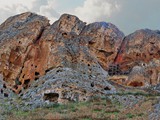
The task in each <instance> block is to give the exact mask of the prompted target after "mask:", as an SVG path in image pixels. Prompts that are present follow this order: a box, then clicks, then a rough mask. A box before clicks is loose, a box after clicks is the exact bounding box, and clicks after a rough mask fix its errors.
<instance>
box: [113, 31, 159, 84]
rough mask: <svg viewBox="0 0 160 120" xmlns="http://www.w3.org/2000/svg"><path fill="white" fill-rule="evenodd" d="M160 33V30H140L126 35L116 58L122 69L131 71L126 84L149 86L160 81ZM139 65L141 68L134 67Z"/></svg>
mask: <svg viewBox="0 0 160 120" xmlns="http://www.w3.org/2000/svg"><path fill="white" fill-rule="evenodd" d="M159 58H160V34H159V32H158V31H152V30H148V29H145V30H138V31H136V32H135V33H133V34H130V35H129V36H126V37H125V38H124V40H123V42H122V45H121V48H120V51H119V53H118V55H117V57H116V59H115V62H114V63H115V64H118V65H119V68H120V70H121V71H130V73H128V75H129V77H128V80H127V81H126V83H125V84H127V85H129V86H147V85H156V84H158V83H159V71H160V61H159ZM135 66H139V70H138V68H137V69H134V67H135Z"/></svg>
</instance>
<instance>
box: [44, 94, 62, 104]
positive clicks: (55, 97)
mask: <svg viewBox="0 0 160 120" xmlns="http://www.w3.org/2000/svg"><path fill="white" fill-rule="evenodd" d="M58 97H59V94H58V93H44V96H43V99H44V100H49V101H50V102H58Z"/></svg>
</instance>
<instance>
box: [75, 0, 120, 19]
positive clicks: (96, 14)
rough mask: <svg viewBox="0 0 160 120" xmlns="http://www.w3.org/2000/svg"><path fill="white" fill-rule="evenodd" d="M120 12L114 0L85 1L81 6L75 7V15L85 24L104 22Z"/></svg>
mask: <svg viewBox="0 0 160 120" xmlns="http://www.w3.org/2000/svg"><path fill="white" fill-rule="evenodd" d="M119 10H120V5H119V4H117V2H116V0H85V2H84V4H83V6H80V7H77V8H76V9H75V13H74V14H76V15H77V16H78V17H80V18H81V19H83V20H85V21H86V22H95V21H104V20H105V19H107V18H109V17H111V16H112V14H113V13H114V12H116V11H119Z"/></svg>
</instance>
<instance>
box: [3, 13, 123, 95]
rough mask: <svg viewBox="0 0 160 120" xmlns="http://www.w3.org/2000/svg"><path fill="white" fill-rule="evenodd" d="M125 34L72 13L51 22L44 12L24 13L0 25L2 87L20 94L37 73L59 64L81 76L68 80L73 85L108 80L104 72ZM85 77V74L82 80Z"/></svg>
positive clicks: (108, 25) (54, 67) (110, 26)
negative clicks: (83, 19)
mask: <svg viewBox="0 0 160 120" xmlns="http://www.w3.org/2000/svg"><path fill="white" fill-rule="evenodd" d="M10 24H11V25H10ZM123 37H124V34H123V33H122V32H121V31H119V30H118V28H117V27H116V26H114V25H112V24H111V23H105V22H96V23H92V24H89V25H86V23H85V22H83V21H81V20H79V19H78V18H77V17H76V16H72V15H68V14H64V15H62V16H61V17H60V19H59V20H57V21H56V22H55V23H53V24H52V25H49V22H48V20H47V19H46V18H45V17H43V16H39V15H36V14H34V13H29V12H28V13H23V14H20V15H17V16H14V17H11V18H9V19H7V20H6V21H5V22H4V23H3V24H2V25H1V26H0V44H1V47H0V58H1V59H0V62H1V64H0V73H1V74H2V76H3V81H4V82H5V86H6V87H7V88H10V89H11V90H13V91H14V92H16V93H18V94H20V93H21V94H24V91H25V89H27V88H29V87H30V86H32V83H33V82H34V81H40V79H39V77H41V76H44V77H45V75H46V73H47V72H49V71H50V70H53V69H56V68H59V67H60V68H70V69H72V70H73V71H76V72H77V74H78V75H79V77H78V78H77V76H78V75H76V76H74V75H72V76H70V77H71V78H72V77H73V78H72V79H71V81H70V82H72V81H74V84H75V85H76V83H75V81H80V82H82V83H83V82H84V81H88V84H87V85H89V86H88V87H90V86H91V84H94V83H93V81H95V82H100V81H101V82H102V80H103V81H105V80H106V79H107V77H108V74H107V72H106V71H105V70H106V69H107V68H108V65H109V64H110V63H112V62H113V61H114V58H115V56H116V55H117V51H118V48H119V47H120V45H121V42H122V40H123ZM53 74H56V73H53ZM83 76H86V78H85V79H82V78H83ZM74 77H76V78H74ZM60 78H61V79H62V77H61V76H59V79H60ZM66 78H67V76H66V77H65V76H63V79H62V83H63V82H64V83H65V82H66V84H69V82H67V80H68V81H69V78H68V79H67V80H66ZM57 79H58V78H57ZM45 80H46V82H47V81H48V79H45ZM64 83H63V84H64ZM82 83H81V85H80V86H79V89H80V88H81V87H83V85H82ZM104 83H105V82H104ZM104 83H100V84H102V86H101V85H100V86H99V87H101V89H102V90H101V91H99V93H101V92H102V93H103V92H104V91H105V89H104V88H105V87H106V85H104V86H103V84H104ZM54 85H55V84H54ZM38 86H41V84H38ZM38 86H37V88H38ZM42 86H43V85H42ZM58 86H59V85H58V84H57V87H58ZM76 86H77V85H76ZM93 86H94V85H93ZM43 87H46V86H43ZM54 88H56V87H53V88H52V89H54ZM109 88H110V87H109ZM109 88H108V89H109ZM34 89H35V88H34ZM46 89H47V88H46ZM81 89H82V88H81ZM88 89H89V88H88ZM95 89H96V88H95ZM1 90H2V91H3V89H1ZM73 91H74V90H73ZM86 91H87V89H86ZM71 93H72V92H71ZM58 94H59V95H60V93H58Z"/></svg>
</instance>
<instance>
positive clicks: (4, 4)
mask: <svg viewBox="0 0 160 120" xmlns="http://www.w3.org/2000/svg"><path fill="white" fill-rule="evenodd" d="M159 6H160V0H0V24H1V23H2V22H4V21H5V20H6V19H7V18H8V17H10V16H14V15H16V14H20V13H23V12H27V11H30V12H35V13H37V14H40V15H43V16H46V17H47V18H48V19H49V20H50V23H51V24H52V23H53V22H54V21H55V20H57V19H58V18H59V17H60V16H61V15H62V14H64V13H68V14H72V15H76V16H77V17H79V18H80V19H81V20H82V21H84V22H87V23H88V24H89V23H92V22H101V21H105V22H110V23H113V24H115V25H116V26H117V27H118V28H119V29H120V30H121V31H123V32H124V33H125V34H126V35H128V34H130V33H133V32H134V31H135V30H138V29H145V28H148V29H152V30H158V29H159V30H160V7H159Z"/></svg>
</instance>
